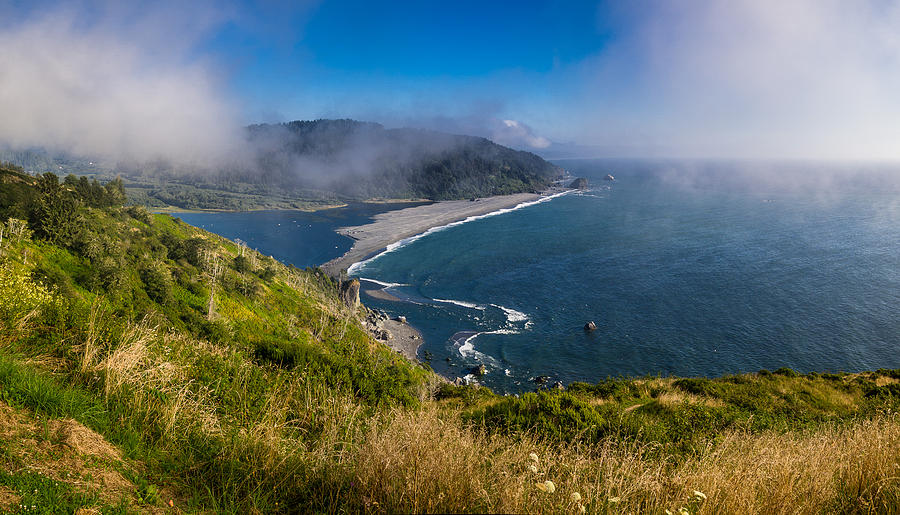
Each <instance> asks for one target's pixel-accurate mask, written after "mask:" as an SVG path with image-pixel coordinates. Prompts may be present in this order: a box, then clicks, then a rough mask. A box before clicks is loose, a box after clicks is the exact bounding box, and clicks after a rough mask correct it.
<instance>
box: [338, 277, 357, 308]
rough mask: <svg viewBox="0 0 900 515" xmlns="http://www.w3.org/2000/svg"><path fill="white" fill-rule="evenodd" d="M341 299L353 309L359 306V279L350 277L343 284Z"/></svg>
mask: <svg viewBox="0 0 900 515" xmlns="http://www.w3.org/2000/svg"><path fill="white" fill-rule="evenodd" d="M341 299H343V300H344V304H346V305H347V307H348V308H350V309H352V310H354V311H355V310H356V309H358V308H359V279H350V280H349V281H345V282H344V283H342V284H341Z"/></svg>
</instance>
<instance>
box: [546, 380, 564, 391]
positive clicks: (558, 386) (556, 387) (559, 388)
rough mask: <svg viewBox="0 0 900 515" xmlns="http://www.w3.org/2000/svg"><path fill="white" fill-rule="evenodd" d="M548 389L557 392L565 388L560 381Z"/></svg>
mask: <svg viewBox="0 0 900 515" xmlns="http://www.w3.org/2000/svg"><path fill="white" fill-rule="evenodd" d="M550 388H555V389H557V390H565V389H566V387H565V386H563V384H562V381H557V382H555V383H553V386H551V387H550Z"/></svg>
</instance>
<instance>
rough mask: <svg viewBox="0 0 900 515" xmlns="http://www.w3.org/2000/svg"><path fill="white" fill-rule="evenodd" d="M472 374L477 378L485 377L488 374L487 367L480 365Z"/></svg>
mask: <svg viewBox="0 0 900 515" xmlns="http://www.w3.org/2000/svg"><path fill="white" fill-rule="evenodd" d="M472 373H473V374H475V375H476V376H483V375H485V374H487V367H485V366H484V365H478V366H477V367H475V368H473V369H472Z"/></svg>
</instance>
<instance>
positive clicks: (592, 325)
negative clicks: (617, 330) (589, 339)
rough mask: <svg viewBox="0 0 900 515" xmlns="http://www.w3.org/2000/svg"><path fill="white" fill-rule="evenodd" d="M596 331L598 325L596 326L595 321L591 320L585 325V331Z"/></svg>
mask: <svg viewBox="0 0 900 515" xmlns="http://www.w3.org/2000/svg"><path fill="white" fill-rule="evenodd" d="M596 329H597V324H595V323H594V321H593V320H591V321H590V322H588V323H586V324H584V330H585V331H588V332H591V331H594V330H596Z"/></svg>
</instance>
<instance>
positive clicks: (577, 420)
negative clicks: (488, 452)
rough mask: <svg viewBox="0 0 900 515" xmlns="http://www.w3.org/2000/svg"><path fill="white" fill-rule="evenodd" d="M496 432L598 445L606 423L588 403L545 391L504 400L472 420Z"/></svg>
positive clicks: (557, 392)
mask: <svg viewBox="0 0 900 515" xmlns="http://www.w3.org/2000/svg"><path fill="white" fill-rule="evenodd" d="M469 419H470V420H473V421H477V422H480V423H481V424H483V425H484V426H485V427H487V428H488V429H490V430H494V431H502V432H508V433H511V432H522V431H532V432H534V433H536V434H540V435H543V436H546V437H550V438H552V439H556V440H565V441H572V440H586V441H596V440H598V439H599V438H600V437H601V436H603V435H604V434H605V429H606V428H607V424H606V421H605V420H604V419H603V417H601V416H600V413H598V412H597V410H596V409H595V408H594V407H593V406H592V405H590V404H588V403H587V402H585V401H583V400H581V399H580V398H578V397H576V396H575V395H572V394H571V393H569V392H560V391H541V392H537V393H526V394H524V395H522V396H521V397H519V398H515V397H504V398H503V399H501V400H500V401H499V402H497V403H496V404H493V405H491V406H488V407H487V408H485V409H483V410H479V411H476V412H475V413H473V414H472V415H470V416H469Z"/></svg>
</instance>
